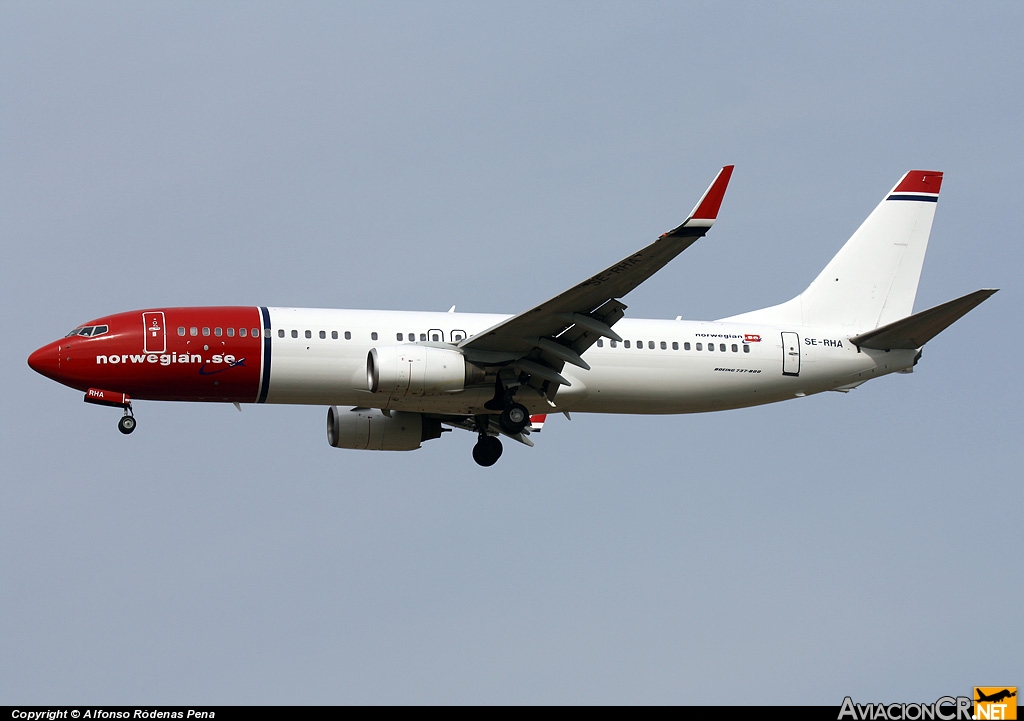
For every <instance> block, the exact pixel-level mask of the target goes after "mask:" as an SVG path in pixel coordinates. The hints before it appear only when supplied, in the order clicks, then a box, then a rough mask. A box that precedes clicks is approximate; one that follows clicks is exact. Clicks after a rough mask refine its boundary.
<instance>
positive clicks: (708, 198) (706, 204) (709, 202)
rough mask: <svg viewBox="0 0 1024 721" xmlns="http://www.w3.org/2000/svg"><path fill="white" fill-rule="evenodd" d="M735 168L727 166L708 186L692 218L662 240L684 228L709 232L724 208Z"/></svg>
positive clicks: (691, 213) (663, 236) (694, 209)
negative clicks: (726, 190) (720, 210)
mask: <svg viewBox="0 0 1024 721" xmlns="http://www.w3.org/2000/svg"><path fill="white" fill-rule="evenodd" d="M734 167H735V166H733V165H726V166H725V167H724V168H722V169H721V170H720V171H718V175H716V176H715V179H714V180H713V181H712V182H711V185H709V186H708V189H707V190H706V191H704V195H702V196H701V199H700V200H699V201H698V202H697V205H696V206H694V208H693V210H692V211H690V216H689V217H688V218H687V219H686V220H685V221H684V222H683V224H682V225H680V226H679V227H677V228H674V229H673V230H670V231H669V232H667V233H665V234H664V235H662V236H661V237H662V238H666V237H671V236H673V235H677V234H679V233H680V231H682V230H683V229H684V228H686V229H692V228H701V229H702V230H705V231H706V230H707V229H708V228H710V227H711V226H712V225H713V224H714V222H715V218H717V217H718V210H719V208H721V207H722V199H723V198H725V189H726V188H728V187H729V180H730V178H732V169H733V168H734Z"/></svg>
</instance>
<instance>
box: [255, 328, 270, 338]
mask: <svg viewBox="0 0 1024 721" xmlns="http://www.w3.org/2000/svg"><path fill="white" fill-rule="evenodd" d="M263 335H264V336H265V337H266V338H269V337H270V328H264V329H263ZM252 337H253V338H259V337H260V329H259V328H253V329H252Z"/></svg>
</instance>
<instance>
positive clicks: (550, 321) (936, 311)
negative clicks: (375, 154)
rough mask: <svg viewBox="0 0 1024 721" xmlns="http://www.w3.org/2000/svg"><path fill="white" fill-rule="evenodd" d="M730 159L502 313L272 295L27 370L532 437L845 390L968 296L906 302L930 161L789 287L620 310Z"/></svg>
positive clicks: (925, 220) (111, 395)
mask: <svg viewBox="0 0 1024 721" xmlns="http://www.w3.org/2000/svg"><path fill="white" fill-rule="evenodd" d="M731 175H732V166H726V167H724V168H723V169H722V170H721V171H720V172H719V173H718V175H717V177H716V178H715V180H714V181H713V182H712V183H711V186H710V187H709V188H708V190H707V192H705V194H704V196H703V197H702V198H701V199H700V201H699V202H698V203H697V206H696V207H695V208H694V209H693V212H691V213H690V216H689V217H688V218H687V219H686V220H685V221H684V222H683V223H682V224H681V225H679V226H678V227H677V228H675V229H674V230H671V231H669V232H667V233H665V234H664V235H662V236H661V237H660V238H658V239H657V240H656V241H654V242H653V243H652V244H650V245H648V246H647V247H645V248H642V249H640V250H638V251H637V252H635V253H633V254H631V255H629V256H627V257H626V258H624V259H623V260H621V261H619V262H618V263H615V264H614V265H612V266H610V267H608V268H607V269H605V270H603V271H601V272H600V273H597V274H596V275H593V276H591V277H590V278H587V279H586V280H585V281H583V282H582V283H579V284H578V285H576V286H574V287H572V288H570V289H569V290H567V291H565V292H564V293H561V294H559V295H557V296H555V297H554V298H552V299H550V300H548V301H545V302H544V303H541V304H540V305H537V306H535V307H533V308H530V309H529V310H527V311H525V312H523V313H520V314H519V315H515V316H501V315H485V314H479V313H456V312H453V311H450V312H448V313H431V312H396V311H373V310H327V309H309V308H269V307H200V308H154V309H151V310H140V311H131V312H127V313H118V314H116V315H110V316H106V317H104V318H97V319H96V320H92V321H89V322H88V323H85V324H83V325H81V326H79V327H77V328H75V329H74V330H73V331H71V332H70V333H69V334H68V335H67V336H66V337H64V338H63V339H61V340H57V341H54V342H52V343H50V344H48V345H45V346H43V347H42V348H40V349H39V350H37V351H35V352H34V353H33V354H32V355H31V356H30V357H29V359H28V363H29V365H30V366H31V367H32V368H33V369H34V370H36V371H38V372H39V373H41V374H43V375H44V376H46V377H48V378H52V379H53V380H56V381H58V382H60V383H63V384H64V385H67V386H70V387H72V388H76V389H78V390H80V391H84V392H85V400H86V401H88V402H90V403H97V404H100V405H108V406H116V407H121V408H123V409H124V414H123V417H122V418H121V420H120V422H119V424H118V427H119V428H120V430H121V431H122V432H123V433H131V432H132V431H133V430H134V429H135V417H134V414H133V410H132V400H133V399H145V400H161V401H172V400H174V401H213V402H228V403H235V404H236V405H237V404H240V403H300V404H306V405H326V406H330V408H329V409H328V412H327V438H328V441H329V442H330V444H331V445H332V446H335V447H337V448H361V449H371V450H395V451H399V450H413V449H416V448H419V447H420V444H421V443H422V442H423V441H425V440H429V439H433V438H438V437H440V436H441V433H442V432H443V431H445V430H449V428H446V427H450V428H463V429H466V430H469V431H471V432H473V433H476V434H477V435H478V441H477V443H476V445H475V446H474V449H473V458H474V459H475V460H476V462H477V463H479V464H480V465H484V466H489V465H492V464H494V463H495V462H496V461H497V460H498V457H499V456H500V455H501V450H502V446H501V441H500V440H499V436H502V435H503V436H506V437H508V438H512V439H514V440H516V441H519V442H520V443H525V444H526V445H531V446H532V445H533V442H532V440H531V439H530V435H531V434H532V433H535V432H537V431H538V430H540V427H541V425H543V422H544V418H545V416H546V414H547V413H549V412H565V413H568V412H581V413H652V414H653V413H697V412H704V411H717V410H724V409H729V408H741V407H744V406H753V405H760V404H763V403H773V402H775V401H782V400H786V399H789V398H799V397H803V396H807V395H811V394H813V393H820V392H822V391H829V390H837V391H847V390H850V389H851V388H854V387H856V386H858V385H860V384H861V383H864V382H865V381H867V380H870V379H871V378H876V377H878V376H883V375H886V374H889V373H894V372H910V371H911V370H912V369H913V367H914V365H915V364H916V363H917V361H918V360H919V359H920V357H921V348H922V346H923V345H924V344H925V343H926V342H928V341H929V340H931V339H932V338H933V337H934V336H935V335H937V334H938V333H939V332H941V331H942V330H944V329H945V328H947V327H948V326H949V325H950V324H952V323H953V322H954V321H956V320H957V319H958V318H960V317H961V316H963V315H964V314H965V313H967V312H968V311H970V310H971V309H972V308H974V307H975V306H977V305H978V304H980V303H981V302H982V301H984V300H985V299H986V298H988V297H989V296H990V295H992V294H993V293H995V292H996V291H995V290H994V289H985V290H978V291H975V292H974V293H970V294H968V295H965V296H963V297H961V298H957V299H956V300H951V301H949V302H947V303H943V304H942V305H939V306H936V307H934V308H931V309H929V310H925V311H921V312H919V313H913V305H914V298H915V296H916V294H917V285H918V280H919V278H920V275H921V266H922V263H923V262H924V256H925V249H926V247H927V245H928V237H929V235H930V233H931V226H932V219H933V217H934V215H935V208H936V203H937V201H938V197H939V187H940V185H941V184H942V173H939V172H934V171H928V170H912V171H910V172H909V173H907V174H906V175H904V176H903V178H901V179H900V181H899V182H898V183H897V184H896V186H895V187H894V188H893V189H892V190H891V191H890V192H889V193H887V194H886V195H885V197H884V198H883V199H882V201H881V202H880V203H879V204H878V206H877V207H876V208H875V209H874V211H873V212H872V213H871V214H870V215H869V216H868V218H867V220H865V221H864V223H863V224H862V225H861V226H860V228H858V229H857V231H856V232H855V233H854V234H853V236H852V237H851V238H850V239H849V240H848V241H847V242H846V244H845V245H844V246H843V247H842V249H841V250H840V251H839V253H838V254H837V255H836V256H835V257H834V258H833V259H832V260H831V262H829V264H828V265H827V266H826V267H825V269H824V270H823V271H822V272H821V274H820V275H819V276H818V277H817V278H816V279H815V280H814V281H813V282H812V283H811V284H810V286H809V287H808V288H807V290H805V291H804V292H803V293H801V294H800V295H798V296H797V297H795V298H793V299H792V300H790V301H788V302H786V303H782V304H781V305H776V306H772V307H770V308H762V309H761V310H755V311H752V312H749V313H743V314H742V315H737V316H732V317H729V318H723V319H721V320H717V321H710V322H705V321H699V322H698V321H685V320H680V319H677V320H642V319H628V318H625V317H624V316H625V311H626V306H625V304H623V303H622V300H621V299H622V297H623V296H625V295H626V294H627V293H628V292H629V291H631V290H633V289H634V288H636V287H637V286H638V285H640V284H641V283H642V282H644V281H645V280H647V279H648V278H650V277H651V276H652V275H654V273H656V272H657V271H658V270H660V269H661V268H663V267H664V266H665V265H666V264H667V263H668V262H669V261H670V260H672V259H673V258H675V257H676V256H677V255H679V254H680V253H681V252H682V251H684V250H686V248H688V247H689V246H690V245H691V244H692V243H694V242H695V241H696V240H697V239H698V238H700V237H702V236H703V235H704V234H706V233H707V232H708V230H709V229H710V228H711V226H712V224H713V223H714V221H715V218H716V217H717V216H718V210H719V208H720V206H721V204H722V198H723V197H724V195H725V190H726V187H727V186H728V184H729V179H730V177H731Z"/></svg>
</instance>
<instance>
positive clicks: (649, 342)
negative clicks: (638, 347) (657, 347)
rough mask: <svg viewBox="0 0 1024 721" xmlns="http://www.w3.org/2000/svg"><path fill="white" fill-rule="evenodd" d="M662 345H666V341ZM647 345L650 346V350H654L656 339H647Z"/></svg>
mask: <svg viewBox="0 0 1024 721" xmlns="http://www.w3.org/2000/svg"><path fill="white" fill-rule="evenodd" d="M662 345H665V344H664V343H662ZM647 347H648V348H649V349H650V350H654V341H653V340H649V341H647Z"/></svg>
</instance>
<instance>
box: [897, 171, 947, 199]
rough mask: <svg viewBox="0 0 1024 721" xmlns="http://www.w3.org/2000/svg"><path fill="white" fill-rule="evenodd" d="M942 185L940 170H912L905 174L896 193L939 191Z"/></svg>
mask: <svg viewBox="0 0 1024 721" xmlns="http://www.w3.org/2000/svg"><path fill="white" fill-rule="evenodd" d="M940 187H942V173H941V172H939V171H938V170H911V171H910V172H909V173H907V174H906V175H904V176H903V179H902V180H901V181H900V182H899V184H898V185H897V186H896V188H895V189H894V190H893V191H892V192H894V193H936V194H937V193H938V192H939V188H940Z"/></svg>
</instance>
